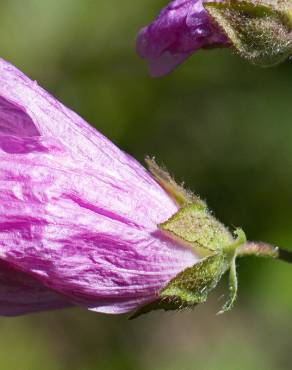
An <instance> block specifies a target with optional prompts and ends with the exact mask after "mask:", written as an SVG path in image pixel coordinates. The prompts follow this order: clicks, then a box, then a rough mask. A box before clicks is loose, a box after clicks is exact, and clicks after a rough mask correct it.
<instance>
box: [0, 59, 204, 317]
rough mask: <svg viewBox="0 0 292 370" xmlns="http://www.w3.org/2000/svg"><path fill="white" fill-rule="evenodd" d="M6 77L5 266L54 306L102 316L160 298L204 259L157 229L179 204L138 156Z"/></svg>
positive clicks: (1, 148)
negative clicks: (178, 277)
mask: <svg viewBox="0 0 292 370" xmlns="http://www.w3.org/2000/svg"><path fill="white" fill-rule="evenodd" d="M0 79H1V83H0V99H1V101H4V102H9V109H7V107H6V105H5V104H4V103H3V104H2V105H1V106H0V258H1V260H2V261H3V263H5V264H9V266H10V267H11V268H13V269H15V270H16V271H19V273H21V274H24V275H25V276H26V277H28V276H30V278H31V279H33V281H34V282H35V283H36V284H39V285H40V286H41V287H42V289H43V290H44V292H46V294H48V296H49V298H50V297H52V306H54V304H55V303H54V302H55V301H54V299H55V298H54V297H55V294H59V295H62V297H63V298H62V299H63V300H64V301H66V302H69V303H70V304H77V305H81V306H84V307H87V308H89V309H91V310H94V311H97V312H105V313H123V312H128V311H130V310H132V309H135V308H137V307H139V306H140V305H141V304H143V303H145V302H149V301H151V300H153V299H156V298H157V294H158V292H159V290H160V289H161V288H162V287H163V286H165V285H166V284H167V283H168V282H169V280H170V279H172V278H173V277H174V276H176V274H177V273H179V272H180V271H182V270H184V269H185V268H186V267H189V266H192V265H193V264H194V263H196V262H197V261H198V257H197V256H196V255H195V254H194V253H193V252H192V251H191V250H188V249H185V248H184V247H182V246H180V245H178V244H177V243H175V242H172V241H171V240H169V239H167V238H164V237H163V236H162V235H160V233H159V231H158V229H157V225H158V224H159V223H161V222H163V221H165V220H167V219H168V218H169V217H170V216H171V215H173V214H174V213H175V212H176V211H177V206H176V205H175V204H174V202H173V201H172V199H171V198H170V197H169V196H168V195H167V194H166V193H165V191H164V190H163V189H162V188H161V187H160V186H159V185H158V184H157V182H156V181H154V179H153V178H152V177H151V175H150V174H149V173H148V172H147V171H146V170H145V169H144V168H143V167H142V166H141V165H140V164H139V163H138V162H137V161H136V160H134V159H133V158H132V157H131V156H129V155H128V154H126V153H124V152H122V151H121V150H119V149H118V148H117V147H116V146H115V145H114V144H112V143H111V142H110V141H109V140H108V139H106V138H105V137H104V136H102V135H101V134H100V133H98V132H97V131H96V130H94V129H93V128H92V127H90V126H89V125H88V124H87V123H86V122H85V121H83V120H82V119H81V118H80V117H78V116H77V115H76V114H75V113H73V112H72V111H70V110H69V109H67V108H65V107H64V106H63V105H62V104H61V103H59V102H58V101H56V100H55V99H54V98H53V97H52V96H50V95H49V94H48V93H46V92H45V91H44V90H43V89H41V88H40V87H39V86H38V85H37V84H36V83H35V82H32V81H31V80H29V79H28V78H27V77H26V76H24V75H23V74H22V73H21V72H19V71H18V70H17V69H16V68H15V67H13V66H11V65H10V64H8V63H7V62H5V61H3V60H0ZM7 112H13V113H11V116H9V117H7V114H8V113H7ZM15 112H17V113H15ZM8 115H9V114H8ZM15 115H17V119H16V118H15ZM9 119H10V120H11V122H12V121H13V125H11V127H13V130H12V131H11V132H9V130H8V129H9V127H10V126H9V125H8V124H7V122H10V121H9ZM18 127H19V129H18ZM1 273H2V274H3V276H4V277H5V274H6V270H5V269H4V268H3V271H2V270H1V266H0V274H1ZM8 278H9V276H8V277H7V279H8ZM0 283H1V281H0ZM0 287H1V286H0ZM11 294H13V292H11ZM24 294H25V289H24ZM31 294H32V295H34V297H32V298H33V299H35V300H37V299H38V297H37V294H38V293H37V291H36V290H34V291H32V292H31ZM58 297H59V296H58ZM49 298H48V300H49ZM33 299H32V300H33ZM62 299H61V301H62ZM1 300H2V301H1ZM1 302H2V303H4V302H5V297H4V296H3V295H2V296H1V295H0V308H1ZM63 303H64V302H63V301H62V302H61V305H62V304H63ZM47 306H48V307H49V304H48V305H47ZM41 307H43V309H45V308H46V306H45V304H44V305H43V306H42V305H40V306H39V309H42V308H41ZM6 309H7V310H8V309H9V307H8V306H6ZM31 310H32V311H35V310H36V307H35V306H34V305H33V304H32V309H31ZM26 311H29V309H28V307H26ZM13 312H15V311H14V308H13V307H11V314H13ZM0 313H1V311H0Z"/></svg>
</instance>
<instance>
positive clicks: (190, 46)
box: [137, 0, 229, 76]
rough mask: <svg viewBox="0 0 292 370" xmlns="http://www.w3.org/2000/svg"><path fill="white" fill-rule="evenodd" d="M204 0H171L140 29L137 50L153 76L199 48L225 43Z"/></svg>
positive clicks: (226, 42)
mask: <svg viewBox="0 0 292 370" xmlns="http://www.w3.org/2000/svg"><path fill="white" fill-rule="evenodd" d="M220 1H221V0H220ZM204 2H205V3H206V2H207V1H203V0H174V1H171V2H170V3H169V4H168V5H167V6H166V7H165V8H163V9H162V11H161V13H160V14H159V16H158V17H157V18H156V19H155V21H154V22H153V23H151V24H150V25H149V26H147V27H145V28H143V29H142V30H141V31H140V33H139V35H138V39H137V51H138V54H139V55H140V56H141V57H142V58H144V59H146V60H148V63H149V67H150V73H151V74H152V75H153V76H161V75H165V74H167V73H169V72H170V71H171V70H172V69H174V68H175V67H176V66H177V65H178V64H180V63H182V62H183V61H184V60H185V59H187V58H188V57H189V56H190V55H192V54H193V53H194V52H195V51H197V50H198V49H200V48H211V47H226V46H229V41H228V38H227V37H226V35H225V34H224V33H223V32H222V31H221V30H220V29H219V27H218V26H217V25H216V24H215V23H214V22H213V21H212V19H211V17H210V16H209V15H208V13H207V11H206V10H205V9H204V6H203V4H204Z"/></svg>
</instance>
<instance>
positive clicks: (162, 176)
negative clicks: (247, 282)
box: [131, 158, 292, 318]
mask: <svg viewBox="0 0 292 370" xmlns="http://www.w3.org/2000/svg"><path fill="white" fill-rule="evenodd" d="M146 162H147V164H148V167H149V169H150V171H151V173H152V175H153V176H154V178H155V179H156V181H157V182H158V183H159V184H160V185H161V186H162V187H163V188H164V189H165V190H166V191H167V192H168V194H169V195H170V196H171V197H172V199H173V200H174V201H175V202H176V204H177V205H178V207H179V209H178V211H177V212H176V213H175V214H174V215H173V216H172V217H170V218H169V219H168V220H166V221H165V222H164V223H162V224H160V225H158V228H159V230H160V231H161V232H162V233H163V234H164V235H166V236H167V237H169V238H171V239H172V240H174V241H175V242H177V243H178V244H180V245H182V246H184V247H186V248H190V249H192V250H193V251H194V253H195V254H196V255H197V256H198V258H199V260H198V262H197V263H196V264H195V265H194V266H192V267H189V268H186V269H185V270H183V271H182V272H180V273H179V274H178V275H176V276H175V277H174V278H173V279H172V280H171V281H169V283H168V284H167V285H166V286H165V287H163V288H162V289H161V290H160V292H159V294H158V296H157V299H156V300H155V301H153V302H150V303H149V304H148V305H145V306H143V307H141V308H140V309H139V310H138V311H137V312H136V313H134V315H133V316H132V317H131V318H136V317H138V316H140V315H142V314H145V313H147V312H149V311H153V310H165V311H170V310H178V309H184V308H192V307H194V306H196V305H197V304H200V303H204V302H205V301H206V300H207V298H208V296H209V294H210V293H211V291H212V290H213V289H214V288H215V287H216V286H217V284H218V283H219V281H220V280H221V278H222V276H223V275H224V274H225V273H226V272H228V271H229V294H228V298H227V301H226V303H225V304H224V305H223V307H222V309H221V310H220V312H219V313H223V312H226V311H228V310H230V309H231V308H232V307H233V305H234V302H235V301H236V297H237V288H238V282H237V272H236V259H237V257H243V256H258V257H268V258H279V259H282V260H284V261H286V262H290V263H291V262H292V253H291V252H288V251H284V250H280V249H279V248H276V247H273V246H271V245H268V244H265V243H260V242H259V243H256V242H247V240H246V236H245V234H244V232H243V231H242V230H241V229H237V230H235V232H234V233H233V234H232V233H230V231H229V230H228V229H227V228H226V227H225V226H224V225H223V224H221V223H220V222H219V221H218V220H216V218H215V217H214V216H213V215H212V214H211V213H210V211H209V210H208V208H207V206H206V204H205V202H203V201H202V200H201V199H200V198H199V197H197V196H195V195H194V194H192V193H191V192H189V191H186V190H185V189H184V187H183V186H182V185H178V184H177V183H176V182H175V181H174V180H173V179H172V177H171V176H170V175H169V174H168V172H167V171H165V170H163V169H161V168H160V167H158V166H157V164H156V163H155V161H154V160H153V159H150V158H147V159H146Z"/></svg>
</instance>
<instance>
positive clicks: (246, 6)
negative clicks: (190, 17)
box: [204, 0, 292, 66]
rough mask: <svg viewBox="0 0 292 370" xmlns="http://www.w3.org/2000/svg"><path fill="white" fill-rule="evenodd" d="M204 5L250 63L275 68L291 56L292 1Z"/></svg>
mask: <svg viewBox="0 0 292 370" xmlns="http://www.w3.org/2000/svg"><path fill="white" fill-rule="evenodd" d="M204 6H205V8H206V10H207V11H208V13H209V15H210V16H211V17H212V18H213V19H214V21H215V22H216V23H217V24H218V25H219V26H220V27H221V28H222V30H223V31H224V33H225V34H226V35H227V37H228V38H229V40H230V42H231V44H232V46H233V47H234V48H235V50H236V51H237V52H238V53H239V54H240V55H241V56H242V57H244V58H246V59H248V60H249V61H250V62H251V63H253V64H256V65H260V66H273V65H276V64H279V63H281V62H283V61H285V60H286V59H287V58H288V57H289V56H290V55H292V1H291V0H227V1H220V2H217V1H212V2H207V3H205V4H204Z"/></svg>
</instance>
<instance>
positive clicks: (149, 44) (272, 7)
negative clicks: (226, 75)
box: [137, 0, 292, 76]
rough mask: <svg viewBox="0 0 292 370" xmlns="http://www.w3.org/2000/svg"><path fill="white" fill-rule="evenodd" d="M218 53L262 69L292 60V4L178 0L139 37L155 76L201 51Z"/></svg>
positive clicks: (139, 47) (262, 0) (288, 1)
mask: <svg viewBox="0 0 292 370" xmlns="http://www.w3.org/2000/svg"><path fill="white" fill-rule="evenodd" d="M218 47H220V48H223V47H231V48H232V49H233V50H235V51H236V52H237V53H239V54H240V55H241V56H242V57H243V58H246V59H247V60H249V61H250V62H251V63H253V64H257V65H262V66H270V65H275V64H278V63H280V62H282V61H284V60H285V59H287V58H288V57H289V56H290V55H292V1H291V0H173V1H171V2H170V3H169V4H168V5H167V6H166V7H165V8H163V9H162V10H161V12H160V14H159V15H158V17H157V18H156V19H155V20H154V21H153V22H152V23H151V24H150V25H148V26H147V27H144V28H142V30H141V31H140V32H139V34H138V37H137V52H138V54H139V55H140V56H141V57H142V58H144V59H146V60H147V61H148V64H149V69H150V73H151V75H153V76H161V75H165V74H167V73H169V72H170V71H172V70H173V69H174V68H175V67H176V66H177V65H179V64H180V63H182V62H183V61H184V60H186V59H187V58H188V57H189V56H191V55H192V54H193V53H194V52H196V51H197V50H199V49H210V48H218Z"/></svg>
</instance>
